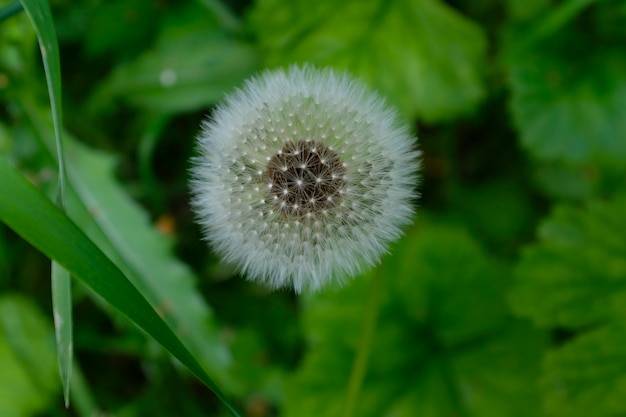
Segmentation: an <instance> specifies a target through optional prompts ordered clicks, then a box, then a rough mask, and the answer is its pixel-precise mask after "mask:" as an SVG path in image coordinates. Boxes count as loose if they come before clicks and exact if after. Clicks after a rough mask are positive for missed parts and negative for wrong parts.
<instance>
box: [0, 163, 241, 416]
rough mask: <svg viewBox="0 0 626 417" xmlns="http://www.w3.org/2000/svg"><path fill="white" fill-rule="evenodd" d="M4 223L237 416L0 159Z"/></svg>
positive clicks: (109, 266)
mask: <svg viewBox="0 0 626 417" xmlns="http://www.w3.org/2000/svg"><path fill="white" fill-rule="evenodd" d="M0 190H2V193H0V220H1V221H2V222H4V223H5V224H7V225H8V226H9V227H10V228H12V229H13V230H14V231H15V232H16V233H18V234H19V235H21V236H22V237H23V238H24V239H25V240H26V241H28V242H30V243H31V244H32V245H33V246H34V247H36V248H37V249H39V250H40V251H41V252H43V253H44V254H46V255H47V256H48V257H50V258H51V259H54V260H56V261H58V262H59V264H61V265H62V266H63V267H64V268H66V269H67V270H68V271H69V272H70V274H72V276H74V277H76V278H78V279H80V280H82V281H83V282H84V283H85V284H86V285H87V286H88V287H90V288H91V289H92V290H93V291H95V292H96V293H97V294H98V295H100V296H101V297H102V298H103V299H104V300H106V301H107V302H109V303H110V304H111V305H112V306H113V307H115V308H116V309H118V310H119V311H120V312H122V313H123V314H124V315H125V316H127V317H128V318H129V319H131V320H132V321H133V322H134V323H135V324H136V325H137V326H139V327H140V328H141V329H143V330H144V331H145V332H146V333H148V334H149V335H150V336H152V337H153V338H154V339H155V340H156V341H157V342H159V343H160V344H161V345H162V346H163V347H165V348H166V349H167V350H168V351H169V352H170V353H171V354H172V355H173V356H174V357H175V358H176V359H178V360H179V361H180V362H181V363H182V364H183V365H185V366H186V367H187V368H188V369H189V370H190V371H191V372H192V373H193V374H194V375H196V376H197V377H198V378H199V379H200V380H201V381H202V382H203V383H204V384H205V385H206V386H207V387H209V388H210V389H211V390H212V391H213V392H214V393H215V394H216V395H217V396H218V398H219V399H220V400H221V401H222V402H223V403H224V405H225V406H226V407H227V408H228V410H229V411H230V412H231V414H232V415H233V416H239V414H238V413H237V411H236V410H235V409H234V408H233V406H232V405H231V404H230V402H229V401H228V399H227V398H226V397H225V396H224V394H222V392H221V391H220V390H219V388H218V386H217V385H216V384H215V383H214V382H213V380H212V379H211V378H210V377H209V376H208V374H207V373H206V371H205V370H204V369H203V368H202V366H201V365H200V364H199V363H198V361H197V360H196V359H195V358H194V357H193V355H192V354H191V353H190V352H189V350H187V348H186V347H185V346H184V345H183V344H182V342H181V340H180V339H179V338H178V337H177V336H176V335H175V334H174V333H173V332H172V330H171V329H170V328H169V327H168V325H167V324H166V323H165V322H164V321H163V319H162V318H161V317H160V316H159V315H158V314H157V313H156V311H155V310H154V309H153V307H152V306H151V305H150V303H149V302H148V301H147V300H146V299H145V298H144V297H143V296H142V294H141V293H140V292H139V291H138V290H137V289H136V288H135V287H134V286H133V284H131V282H130V281H129V280H128V279H127V278H126V277H125V276H124V275H123V274H122V272H121V271H120V270H119V268H118V267H116V266H115V264H113V263H112V262H111V261H110V260H109V259H108V258H107V257H106V256H105V255H104V254H103V253H102V252H101V251H100V250H99V249H98V248H97V247H96V246H95V245H94V244H93V243H92V242H91V240H89V239H88V238H87V237H86V236H85V234H84V233H83V232H82V231H81V230H80V229H78V227H76V225H75V224H74V223H72V222H71V221H70V220H69V219H68V218H67V217H66V216H65V215H64V214H63V213H62V212H60V211H59V210H58V209H57V208H56V207H55V206H54V205H52V203H50V201H49V200H48V199H47V198H46V197H45V196H44V195H42V194H41V193H40V192H39V191H38V190H37V189H36V188H35V187H34V186H33V185H32V184H31V183H29V182H28V181H27V180H26V179H25V178H24V177H23V176H22V175H21V174H20V173H19V172H18V171H17V170H16V169H15V168H14V167H13V166H11V164H10V163H9V162H8V161H7V159H6V158H5V157H0Z"/></svg>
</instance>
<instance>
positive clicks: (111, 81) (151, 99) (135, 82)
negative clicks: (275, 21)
mask: <svg viewBox="0 0 626 417" xmlns="http://www.w3.org/2000/svg"><path fill="white" fill-rule="evenodd" d="M198 15H199V16H200V17H201V19H198V17H197V16H198ZM208 19H210V15H209V14H208V13H206V12H205V11H204V10H203V9H201V8H199V7H197V6H196V7H186V8H184V9H183V10H182V11H180V12H177V13H173V14H171V15H168V16H167V18H166V19H164V21H163V24H162V26H161V28H160V32H159V34H158V37H157V40H156V43H155V45H154V47H153V48H152V49H150V50H148V51H146V52H145V53H143V54H142V55H140V56H139V57H137V58H136V59H135V60H132V61H130V62H128V63H124V64H123V65H119V66H118V67H117V68H116V70H115V71H114V72H113V73H112V74H111V76H110V77H109V78H108V79H107V80H106V81H105V82H104V83H103V84H102V86H101V91H100V92H99V94H98V95H97V96H96V97H95V98H94V100H95V102H94V103H93V104H92V105H93V106H96V107H98V106H106V105H107V104H110V102H111V100H113V99H115V98H117V97H121V98H123V99H124V100H128V101H129V102H130V103H132V104H134V105H137V106H141V107H144V108H147V109H150V110H154V111H158V112H168V113H169V112H172V113H178V112H185V111H190V110H195V109H199V108H202V107H204V106H207V105H209V104H211V103H214V102H216V101H218V100H220V99H221V98H222V97H223V95H224V93H225V92H227V91H229V90H231V89H233V88H234V87H236V86H238V85H239V84H241V83H242V82H243V80H244V79H245V78H246V77H248V76H249V75H250V74H252V72H253V71H254V69H255V68H256V65H257V57H256V52H255V51H254V49H253V48H252V47H251V46H250V45H247V44H246V43H244V42H242V41H239V40H236V39H232V38H231V37H228V36H227V35H226V34H225V33H223V32H222V31H221V30H220V29H219V28H218V27H217V25H216V24H215V23H212V22H211V21H209V22H208V24H207V20H208ZM140 20H143V19H140ZM190 21H191V22H194V24H192V25H189V24H186V22H190ZM190 51H193V53H191V54H190V53H189V52H190Z"/></svg>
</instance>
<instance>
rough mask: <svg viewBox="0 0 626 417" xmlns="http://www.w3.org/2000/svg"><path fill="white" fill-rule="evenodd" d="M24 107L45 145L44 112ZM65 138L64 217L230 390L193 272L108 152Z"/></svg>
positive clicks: (223, 351)
mask: <svg viewBox="0 0 626 417" xmlns="http://www.w3.org/2000/svg"><path fill="white" fill-rule="evenodd" d="M24 103H27V101H26V100H25V101H24ZM27 109H28V110H27V113H28V115H29V117H30V119H31V121H32V123H33V127H34V128H35V131H36V132H37V135H38V137H39V139H40V140H41V142H42V145H43V146H45V147H47V148H48V149H49V150H51V137H50V135H49V134H48V130H47V129H46V126H47V120H46V118H45V117H44V115H43V113H42V112H41V110H39V109H38V108H36V107H34V106H30V105H27ZM66 142H67V160H68V161H69V162H70V165H69V166H68V170H67V176H68V191H69V192H68V214H69V216H70V218H72V219H73V220H74V221H75V222H76V223H77V224H78V225H79V226H80V227H81V229H82V230H84V231H85V233H86V234H87V236H88V237H89V238H90V239H92V241H93V242H94V243H96V244H97V245H98V247H99V248H100V249H101V250H102V251H103V252H104V253H105V254H106V255H107V256H108V257H109V258H110V259H111V260H113V261H114V262H115V264H116V265H117V266H118V267H119V268H120V269H121V270H122V272H124V274H125V275H126V276H127V277H128V279H129V280H130V281H131V282H132V283H133V285H135V286H136V287H137V288H138V289H139V290H140V291H141V293H142V294H143V295H144V297H146V299H147V300H148V301H149V302H150V303H151V304H152V305H153V306H154V307H155V308H156V309H157V310H158V311H159V312H160V314H161V316H162V317H163V319H164V320H165V321H166V322H167V323H168V324H169V325H170V327H171V328H172V329H174V330H175V331H176V332H177V333H178V334H179V335H180V338H181V339H182V340H183V341H185V342H186V344H187V346H189V348H190V350H191V351H192V352H193V353H194V355H195V356H196V357H197V358H198V359H199V360H200V362H201V364H202V365H204V366H205V368H206V369H207V370H209V371H210V372H211V375H212V376H213V377H214V378H215V379H217V381H218V382H219V383H220V385H221V386H224V387H225V388H226V389H228V390H236V389H237V384H236V382H235V381H233V380H232V379H231V378H230V375H229V372H228V368H229V367H230V365H231V363H232V359H231V357H230V353H229V352H228V349H227V347H226V344H225V342H224V341H223V340H222V339H221V338H220V336H219V334H218V329H217V325H216V323H215V321H214V318H213V315H212V311H211V309H210V307H209V306H208V305H207V303H206V301H205V300H204V299H203V297H202V295H201V294H200V293H199V292H198V290H197V289H196V281H197V279H196V277H195V276H194V275H193V273H192V272H191V270H190V269H189V267H187V266H186V265H185V264H184V263H182V262H181V261H179V260H178V259H177V258H176V257H175V256H174V255H173V253H172V245H173V243H174V242H173V241H171V240H170V239H168V238H167V237H166V236H164V235H163V234H161V233H159V232H158V231H157V230H156V229H155V228H154V227H153V226H152V225H151V224H150V221H149V218H148V216H147V214H146V212H145V211H144V210H143V209H141V208H140V207H139V205H138V204H137V203H136V202H134V201H133V200H132V199H131V198H130V197H129V196H128V194H127V193H126V192H125V191H124V190H123V188H122V187H121V185H120V184H119V183H118V182H117V180H116V179H115V175H114V171H115V166H116V164H117V161H116V159H115V158H114V157H113V156H112V155H110V154H107V153H104V152H98V151H95V150H90V149H88V148H86V147H85V146H83V145H80V143H79V142H78V141H76V140H75V139H73V138H72V137H71V136H70V135H66Z"/></svg>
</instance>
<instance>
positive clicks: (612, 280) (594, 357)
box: [511, 197, 626, 417]
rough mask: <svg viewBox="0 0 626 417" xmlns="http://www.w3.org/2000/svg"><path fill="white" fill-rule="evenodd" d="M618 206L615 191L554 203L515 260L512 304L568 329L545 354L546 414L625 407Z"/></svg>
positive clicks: (623, 246) (624, 254)
mask: <svg viewBox="0 0 626 417" xmlns="http://www.w3.org/2000/svg"><path fill="white" fill-rule="evenodd" d="M625 211H626V199H624V198H623V197H622V198H618V199H616V200H615V201H611V202H593V203H590V204H589V205H588V206H587V207H585V208H579V207H570V206H561V207H558V208H557V209H556V210H555V211H554V213H553V214H552V215H551V216H550V218H549V219H548V220H547V221H545V222H544V223H543V225H542V226H541V228H540V229H539V239H540V241H539V243H537V244H535V245H533V246H531V247H530V248H528V249H527V250H526V251H525V252H524V253H523V257H522V259H521V261H520V263H519V265H518V268H517V275H518V276H519V280H518V283H517V285H516V287H515V289H514V291H513V292H512V294H511V300H512V305H513V308H514V309H515V310H516V311H517V312H519V314H521V315H524V316H527V317H530V318H532V319H533V320H534V321H535V322H536V323H537V324H539V325H541V326H544V327H559V328H564V329H567V330H569V331H572V332H575V333H574V334H575V336H574V337H573V339H571V340H568V341H566V343H565V344H563V346H561V347H558V348H555V349H553V350H552V351H551V352H550V354H549V355H548V357H547V361H546V367H545V368H546V371H545V372H546V373H545V378H544V387H545V390H546V395H545V398H546V409H547V411H548V414H549V415H553V416H560V415H563V414H564V413H565V414H567V415H570V416H588V415H594V416H598V417H604V416H615V415H621V414H623V413H626V406H625V405H624V402H623V398H624V394H625V393H626V391H624V390H625V389H626V385H625V384H626V380H625V379H624V375H623V372H622V371H621V370H623V369H624V366H626V355H625V354H624V351H623V349H622V347H621V346H623V341H624V339H625V338H626V328H625V327H624V321H625V320H626V309H625V308H624V305H625V304H624V301H625V300H626V234H625V233H624V231H625V230H626V221H625V220H624V212H625ZM537 294H541V296H539V297H538V296H537Z"/></svg>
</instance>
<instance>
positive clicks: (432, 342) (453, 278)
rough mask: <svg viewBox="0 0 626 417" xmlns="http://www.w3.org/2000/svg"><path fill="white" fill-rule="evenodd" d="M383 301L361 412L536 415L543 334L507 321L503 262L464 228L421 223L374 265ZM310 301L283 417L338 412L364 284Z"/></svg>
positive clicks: (359, 319) (356, 339)
mask: <svg viewBox="0 0 626 417" xmlns="http://www.w3.org/2000/svg"><path fill="white" fill-rule="evenodd" d="M373 274H380V276H381V279H383V280H384V281H383V290H382V300H381V302H382V306H381V312H380V317H379V321H378V323H377V328H376V329H377V330H376V337H375V339H374V342H373V346H372V353H371V357H370V363H369V367H368V371H367V374H366V376H365V379H364V386H363V389H362V393H361V396H360V398H361V399H360V401H359V403H358V405H357V409H356V410H355V415H358V416H380V415H394V416H407V417H408V416H413V415H428V416H446V415H451V414H452V415H457V414H458V415H469V416H502V415H508V416H527V415H534V414H535V413H537V412H538V409H536V408H533V406H532V405H531V404H536V403H537V399H538V394H539V393H538V387H537V386H536V385H535V384H536V382H535V381H536V377H537V375H538V372H539V367H538V362H539V358H540V355H541V348H542V346H543V343H544V338H543V336H542V335H541V333H540V332H537V331H534V330H532V329H531V328H530V327H529V326H528V325H527V324H524V323H522V322H519V321H516V320H514V319H512V318H510V317H509V316H508V315H507V313H506V304H505V302H504V299H503V297H502V295H503V293H504V291H505V289H506V287H507V285H508V281H509V276H508V273H507V268H505V267H503V266H501V265H498V264H497V263H494V262H493V261H492V260H491V259H490V258H489V257H488V256H487V254H486V253H485V252H484V251H483V250H482V249H481V248H480V247H479V246H478V244H477V243H476V242H475V241H474V240H473V239H472V238H470V237H469V236H468V235H467V234H466V233H464V232H462V231H461V230H458V229H454V228H449V227H433V226H427V227H425V228H424V229H417V230H415V231H413V232H412V233H411V234H410V235H409V236H407V237H406V238H405V239H404V240H403V241H402V242H401V243H400V244H399V245H398V247H396V248H394V250H393V255H391V256H390V257H388V258H387V259H386V260H385V261H384V263H383V265H382V266H381V267H380V268H379V269H378V270H376V271H375V272H373ZM371 279H372V278H371V277H370V278H368V277H362V278H360V279H359V280H358V281H356V282H354V283H352V284H351V285H350V286H348V287H346V288H344V289H342V290H340V291H337V292H335V293H326V294H323V295H320V296H318V297H314V298H313V299H311V300H309V302H308V303H307V306H306V310H305V312H304V326H305V331H306V335H307V340H308V341H309V343H310V346H309V350H308V353H307V355H306V356H305V358H304V361H303V365H302V367H301V369H300V371H299V372H298V373H297V374H296V376H295V378H294V379H293V381H292V383H291V384H289V385H288V388H287V395H286V404H285V412H286V415H287V416H336V415H341V414H340V413H341V411H342V407H343V401H344V399H345V398H344V397H345V394H346V392H345V387H346V383H347V375H348V374H349V373H350V368H351V366H352V361H353V357H354V351H355V349H356V348H357V346H358V344H359V334H360V331H361V327H362V326H361V324H362V322H363V317H364V315H365V310H366V309H368V308H372V307H371V306H369V305H364V304H363V300H364V299H365V298H366V293H367V291H368V289H367V288H368V285H369V283H368V281H369V280H371Z"/></svg>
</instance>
